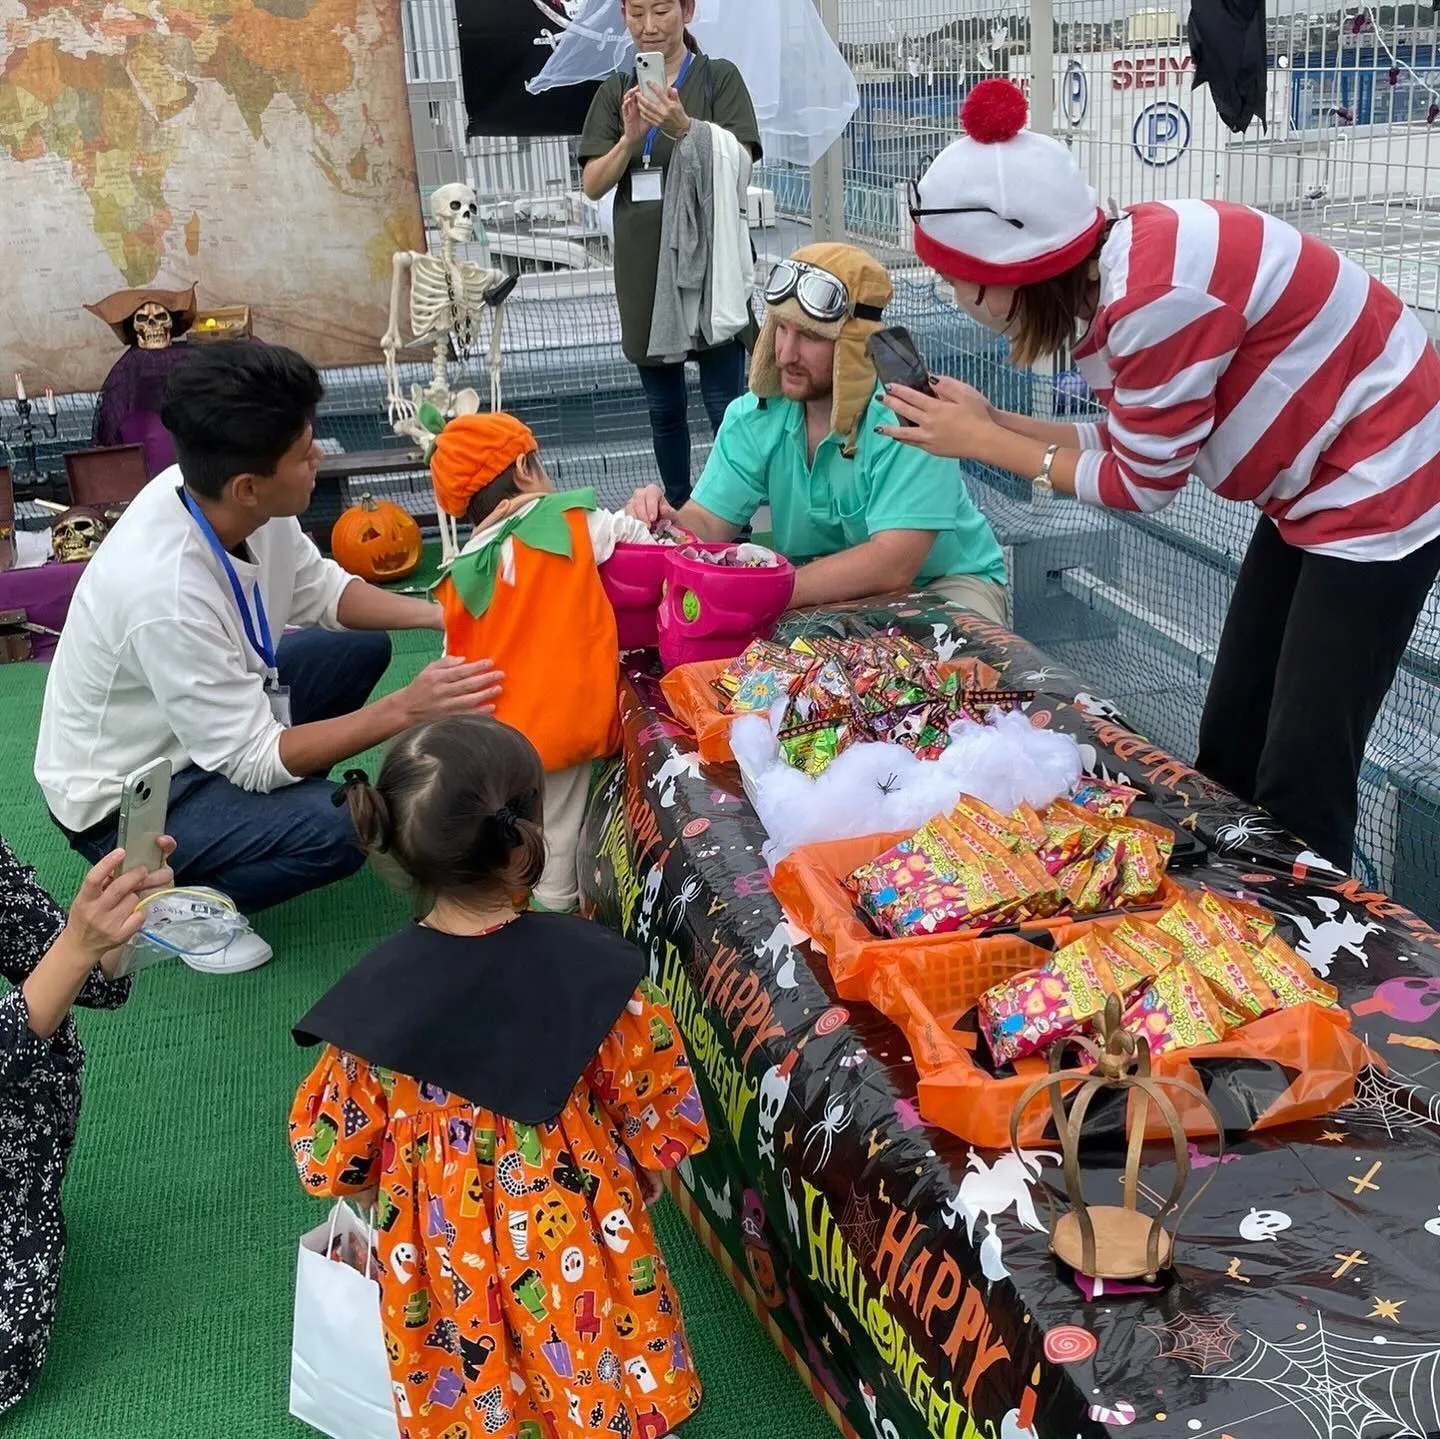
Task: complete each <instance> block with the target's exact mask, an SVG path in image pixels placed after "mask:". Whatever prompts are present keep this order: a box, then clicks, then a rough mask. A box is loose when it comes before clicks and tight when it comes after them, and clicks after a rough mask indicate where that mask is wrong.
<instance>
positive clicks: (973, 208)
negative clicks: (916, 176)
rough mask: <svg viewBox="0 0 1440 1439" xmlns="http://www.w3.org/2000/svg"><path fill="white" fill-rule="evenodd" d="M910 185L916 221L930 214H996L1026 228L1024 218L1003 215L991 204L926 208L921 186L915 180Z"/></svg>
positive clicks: (912, 217)
mask: <svg viewBox="0 0 1440 1439" xmlns="http://www.w3.org/2000/svg"><path fill="white" fill-rule="evenodd" d="M906 183H907V185H908V186H909V195H908V200H909V208H910V219H911V222H912V223H913V222H914V221H917V220H920V219H923V218H925V217H926V216H928V215H994V217H995V218H996V219H997V220H1003V221H1004V222H1005V223H1006V224H1007V225H1012V226H1014V228H1015V229H1017V230H1023V229H1024V228H1025V222H1024V220H1016V219H1012V218H1011V216H1009V215H1002V214H1001V213H1000V212H999V210H994V209H991V207H990V206H989V205H961V206H958V207H954V208H949V209H930V210H927V209H925V208H924V207H923V206H922V205H921V204H920V186H919V183H918V182H917V181H915V180H910V181H907V182H906Z"/></svg>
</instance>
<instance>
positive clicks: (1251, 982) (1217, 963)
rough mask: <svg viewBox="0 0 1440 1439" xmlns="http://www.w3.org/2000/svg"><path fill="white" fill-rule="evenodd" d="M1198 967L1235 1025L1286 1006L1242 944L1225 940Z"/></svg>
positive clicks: (1231, 1024) (1201, 959) (1205, 956)
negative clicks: (1263, 977) (1262, 975)
mask: <svg viewBox="0 0 1440 1439" xmlns="http://www.w3.org/2000/svg"><path fill="white" fill-rule="evenodd" d="M1195 968H1196V969H1197V970H1198V971H1199V972H1200V973H1201V974H1202V975H1204V977H1205V978H1206V979H1207V980H1209V982H1210V987H1211V988H1212V989H1213V990H1214V991H1215V995H1216V998H1217V999H1219V1001H1220V1004H1221V1006H1222V1008H1223V1009H1224V1010H1225V1013H1226V1018H1227V1020H1228V1021H1229V1024H1230V1026H1231V1027H1232V1028H1238V1027H1239V1026H1240V1025H1242V1024H1246V1023H1248V1022H1249V1021H1250V1020H1252V1019H1259V1018H1261V1017H1262V1016H1263V1015H1266V1014H1274V1012H1275V1011H1276V1010H1277V1009H1280V1008H1282V1007H1283V1006H1282V1005H1281V1003H1280V1000H1279V998H1278V997H1277V996H1276V994H1275V991H1274V990H1273V989H1271V988H1270V986H1269V985H1268V984H1266V983H1265V981H1264V980H1263V979H1262V978H1261V977H1260V972H1259V970H1258V969H1256V967H1255V965H1254V964H1253V963H1252V961H1251V958H1250V956H1249V955H1248V954H1246V952H1245V949H1244V946H1243V945H1240V944H1236V943H1234V942H1233V941H1231V940H1226V941H1224V942H1223V943H1221V944H1219V945H1217V946H1216V947H1215V948H1214V949H1212V950H1208V951H1207V952H1206V953H1205V954H1203V955H1202V956H1200V958H1198V959H1197V960H1196V961H1195Z"/></svg>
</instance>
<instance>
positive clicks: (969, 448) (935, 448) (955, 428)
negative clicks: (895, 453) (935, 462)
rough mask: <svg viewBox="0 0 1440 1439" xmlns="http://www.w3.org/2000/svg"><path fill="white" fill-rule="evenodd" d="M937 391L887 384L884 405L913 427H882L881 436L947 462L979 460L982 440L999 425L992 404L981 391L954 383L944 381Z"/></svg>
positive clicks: (882, 399)
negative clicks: (990, 404)
mask: <svg viewBox="0 0 1440 1439" xmlns="http://www.w3.org/2000/svg"><path fill="white" fill-rule="evenodd" d="M937 390H938V393H937V394H936V395H934V396H931V395H925V394H922V393H921V392H920V391H919V390H912V389H911V388H910V387H909V386H908V385H887V386H886V387H885V393H884V394H883V395H882V396H881V397H880V403H881V404H882V405H885V406H887V407H888V408H889V409H891V410H893V411H894V412H895V413H896V414H897V415H899V416H900V417H901V419H905V420H909V421H910V424H909V425H908V426H904V425H881V426H880V427H879V430H880V433H881V434H882V435H888V436H889V437H890V438H891V439H893V440H899V441H901V442H902V443H903V444H907V445H914V446H915V448H916V449H920V450H924V451H926V452H927V453H928V454H932V455H940V456H943V457H944V458H946V459H952V460H970V459H974V458H976V456H977V450H978V448H979V444H980V441H981V439H982V437H983V436H984V435H985V433H986V432H987V431H988V430H989V429H990V428H991V427H993V425H994V424H995V421H994V420H993V419H992V418H991V416H990V406H989V404H988V402H987V401H986V399H985V397H984V396H983V395H982V394H981V393H980V392H979V391H978V390H972V389H971V388H970V386H969V385H962V384H959V383H958V382H954V381H951V382H949V383H948V384H947V383H946V382H944V381H941V383H940V384H939V385H938V386H937Z"/></svg>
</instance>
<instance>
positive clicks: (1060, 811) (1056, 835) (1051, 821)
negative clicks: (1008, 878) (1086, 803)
mask: <svg viewBox="0 0 1440 1439" xmlns="http://www.w3.org/2000/svg"><path fill="white" fill-rule="evenodd" d="M1040 818H1041V820H1042V822H1043V823H1044V825H1045V843H1044V844H1043V845H1041V847H1040V851H1039V860H1040V863H1041V864H1043V865H1044V866H1045V868H1046V869H1048V870H1049V871H1050V873H1051V874H1059V873H1060V871H1061V870H1062V869H1064V868H1065V867H1066V866H1067V865H1070V864H1074V863H1075V861H1076V860H1078V859H1088V858H1089V857H1090V856H1091V855H1092V854H1094V853H1095V851H1096V850H1097V849H1099V847H1100V841H1101V840H1102V839H1104V838H1105V826H1104V824H1103V822H1100V821H1097V820H1096V818H1095V816H1094V815H1092V814H1090V813H1089V811H1087V810H1083V809H1080V808H1079V807H1078V806H1077V805H1073V804H1068V803H1067V802H1066V801H1065V800H1063V799H1057V800H1056V801H1055V802H1054V804H1052V805H1050V806H1048V807H1047V808H1046V810H1045V812H1044V814H1042V815H1041V816H1040Z"/></svg>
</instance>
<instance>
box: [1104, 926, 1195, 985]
mask: <svg viewBox="0 0 1440 1439" xmlns="http://www.w3.org/2000/svg"><path fill="white" fill-rule="evenodd" d="M1106 937H1107V939H1108V940H1109V941H1110V943H1111V944H1112V945H1114V946H1115V947H1116V948H1117V949H1119V950H1120V952H1121V953H1122V954H1124V955H1126V957H1127V958H1130V959H1131V960H1132V962H1134V963H1136V964H1138V965H1139V966H1140V967H1142V968H1145V969H1148V970H1149V972H1150V973H1151V974H1152V975H1154V974H1160V973H1163V972H1164V971H1165V970H1167V969H1169V968H1170V966H1171V965H1172V964H1178V963H1179V962H1180V961H1181V960H1182V959H1183V958H1184V957H1185V950H1184V948H1183V946H1182V945H1181V944H1180V941H1179V940H1177V939H1172V938H1171V937H1170V935H1168V934H1166V933H1165V932H1164V930H1161V929H1157V928H1156V926H1155V925H1153V924H1147V923H1146V922H1145V921H1143V920H1134V919H1126V920H1122V921H1121V922H1120V923H1119V924H1117V925H1116V926H1115V928H1114V929H1112V930H1111V931H1110V932H1109V934H1108V935H1107V936H1106Z"/></svg>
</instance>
